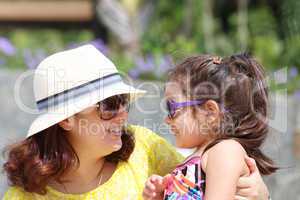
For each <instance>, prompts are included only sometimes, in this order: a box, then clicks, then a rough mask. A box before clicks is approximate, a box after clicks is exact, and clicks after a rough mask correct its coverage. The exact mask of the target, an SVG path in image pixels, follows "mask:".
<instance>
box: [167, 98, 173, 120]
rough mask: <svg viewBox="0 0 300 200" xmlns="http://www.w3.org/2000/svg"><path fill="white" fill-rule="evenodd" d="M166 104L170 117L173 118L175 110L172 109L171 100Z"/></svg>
mask: <svg viewBox="0 0 300 200" xmlns="http://www.w3.org/2000/svg"><path fill="white" fill-rule="evenodd" d="M166 104H167V111H168V117H169V118H171V119H172V118H173V117H174V111H173V109H172V105H171V102H170V101H167V103H166Z"/></svg>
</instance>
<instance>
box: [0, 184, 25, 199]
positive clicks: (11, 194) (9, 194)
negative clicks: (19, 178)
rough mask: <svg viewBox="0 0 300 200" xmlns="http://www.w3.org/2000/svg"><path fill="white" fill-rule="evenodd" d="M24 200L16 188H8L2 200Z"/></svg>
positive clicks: (21, 193) (19, 190) (22, 194)
mask: <svg viewBox="0 0 300 200" xmlns="http://www.w3.org/2000/svg"><path fill="white" fill-rule="evenodd" d="M12 199H13V200H26V198H25V196H24V193H23V192H22V191H21V189H20V188H18V187H10V188H8V190H7V191H6V192H5V194H4V196H3V199H2V200H12Z"/></svg>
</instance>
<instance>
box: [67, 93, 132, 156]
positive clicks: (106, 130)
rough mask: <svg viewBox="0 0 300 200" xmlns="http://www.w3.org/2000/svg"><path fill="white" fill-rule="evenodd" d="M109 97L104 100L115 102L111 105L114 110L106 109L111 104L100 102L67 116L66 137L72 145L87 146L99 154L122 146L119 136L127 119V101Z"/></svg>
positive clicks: (110, 151)
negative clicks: (67, 129) (121, 101)
mask: <svg viewBox="0 0 300 200" xmlns="http://www.w3.org/2000/svg"><path fill="white" fill-rule="evenodd" d="M113 98H116V97H115V96H114V97H110V99H112V100H114V99H113ZM110 99H106V100H104V102H108V103H110V104H114V103H117V104H118V105H113V106H114V107H115V108H116V109H115V110H108V109H109V108H107V107H108V106H112V105H105V104H102V103H103V102H102V103H100V104H97V105H94V106H91V107H89V108H87V109H85V110H83V111H82V112H80V113H78V114H76V115H74V116H73V117H71V118H69V120H70V121H69V124H70V131H69V132H70V134H68V139H69V140H70V141H71V143H72V145H75V146H79V147H83V148H88V149H89V152H97V154H98V155H101V156H106V155H109V154H111V153H112V152H115V151H118V150H119V149H120V148H121V147H122V140H121V136H122V132H123V131H122V130H123V129H124V124H125V123H126V122H127V119H128V110H127V105H126V104H127V103H128V102H125V103H121V104H120V102H119V101H117V102H115V101H110ZM105 107H106V108H105ZM102 111H104V112H102ZM110 114H111V115H110ZM103 118H104V119H103ZM110 118H111V119H110ZM65 129H66V128H65Z"/></svg>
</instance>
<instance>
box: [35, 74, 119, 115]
mask: <svg viewBox="0 0 300 200" xmlns="http://www.w3.org/2000/svg"><path fill="white" fill-rule="evenodd" d="M117 82H123V81H122V78H121V76H120V75H119V73H113V74H110V75H107V76H104V77H101V78H98V79H95V80H93V81H90V82H88V83H84V84H82V85H79V86H77V87H74V88H71V89H68V90H65V91H63V92H61V93H58V94H55V95H53V96H50V97H47V98H45V99H42V100H39V101H37V102H36V104H37V108H38V110H39V111H42V110H45V109H49V108H50V107H54V106H57V105H58V104H61V103H64V102H67V101H68V100H70V99H74V98H77V97H79V96H82V95H85V94H88V93H91V92H93V91H96V90H98V89H100V88H103V89H104V87H106V86H109V85H112V84H115V83H117Z"/></svg>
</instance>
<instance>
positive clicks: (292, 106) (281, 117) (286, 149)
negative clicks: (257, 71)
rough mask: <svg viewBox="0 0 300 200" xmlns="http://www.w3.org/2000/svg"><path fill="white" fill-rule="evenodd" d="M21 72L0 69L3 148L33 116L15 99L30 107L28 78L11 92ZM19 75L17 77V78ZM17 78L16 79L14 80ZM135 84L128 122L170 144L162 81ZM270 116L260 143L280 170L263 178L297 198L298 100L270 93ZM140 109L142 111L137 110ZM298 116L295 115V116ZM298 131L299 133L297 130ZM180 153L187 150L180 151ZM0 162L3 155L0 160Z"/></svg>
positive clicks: (282, 194)
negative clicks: (142, 92)
mask: <svg viewBox="0 0 300 200" xmlns="http://www.w3.org/2000/svg"><path fill="white" fill-rule="evenodd" d="M20 74H21V72H9V71H5V70H0V97H1V99H0V107H1V112H0V133H1V140H0V149H1V151H2V150H3V148H4V146H5V145H6V144H9V143H12V142H14V141H16V140H19V139H22V138H24V137H25V135H26V131H27V129H28V127H29V125H30V123H31V121H32V120H33V119H34V117H35V116H34V115H31V114H28V113H26V112H24V111H22V110H21V109H20V108H19V106H18V105H17V102H16V100H15V99H19V98H15V96H18V95H20V98H21V100H22V102H23V103H24V105H25V106H27V107H29V108H34V106H32V105H34V101H33V98H32V96H33V95H32V87H31V85H32V80H31V78H28V79H25V80H24V83H22V84H21V87H20V88H21V90H20V93H16V94H15V93H14V89H15V86H16V84H15V83H16V80H19V78H20ZM18 77H19V78H18ZM17 78H18V79H17ZM136 84H137V85H139V87H141V88H144V89H146V90H147V91H149V92H148V94H147V96H145V97H144V98H142V99H140V100H139V101H137V102H136V103H135V104H134V105H133V106H132V107H131V111H130V123H133V124H139V125H143V126H146V127H148V128H150V129H152V130H154V131H155V132H157V133H159V134H161V135H162V136H164V137H166V138H167V139H168V140H169V141H170V142H171V143H172V142H173V139H172V136H171V135H170V134H169V131H168V129H167V127H166V126H165V125H164V124H163V123H162V121H163V117H164V115H165V112H164V110H163V109H162V108H160V106H159V105H161V106H162V105H163V104H162V103H161V102H162V101H161V99H162V95H163V92H162V84H161V83H153V82H140V83H136ZM272 104H273V106H272V107H271V108H272V111H273V112H272V117H271V119H270V121H271V122H270V126H271V127H272V129H271V132H270V136H269V138H268V140H267V142H266V145H265V146H264V149H265V151H266V153H267V154H268V155H270V156H271V157H272V158H273V159H274V160H275V161H276V163H277V164H278V165H279V166H280V167H281V169H280V170H279V171H278V172H277V173H276V174H274V175H272V176H269V177H267V178H265V181H266V183H267V185H268V187H269V189H270V192H271V194H272V199H273V200H281V199H285V200H300V162H299V160H297V159H296V158H295V153H294V152H295V151H294V149H296V150H297V148H294V146H293V144H294V143H296V142H295V141H294V139H295V138H300V137H299V135H296V134H295V127H296V124H297V123H299V122H297V118H298V119H299V118H300V114H299V112H300V105H299V104H300V103H299V102H297V101H296V100H295V99H294V98H293V97H287V98H285V96H284V95H283V94H272ZM141 109H143V112H141ZM297 115H298V116H297ZM299 134H300V133H299ZM298 140H299V139H298ZM299 148H300V147H299V146H298V149H299ZM181 152H189V151H183V150H181ZM0 164H1V165H2V164H3V158H2V157H1V159H0ZM6 188H7V183H6V178H5V176H4V175H3V174H1V176H0V197H1V196H2V195H3V193H4V191H5V190H6Z"/></svg>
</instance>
